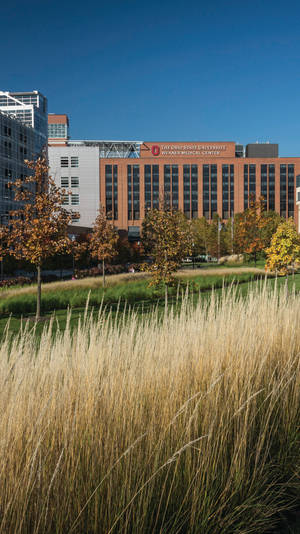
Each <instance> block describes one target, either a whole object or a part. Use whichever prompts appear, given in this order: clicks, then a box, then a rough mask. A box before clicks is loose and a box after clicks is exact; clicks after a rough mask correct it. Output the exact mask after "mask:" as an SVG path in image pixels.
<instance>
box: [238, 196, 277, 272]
mask: <svg viewBox="0 0 300 534" xmlns="http://www.w3.org/2000/svg"><path fill="white" fill-rule="evenodd" d="M264 205H265V201H264V198H263V197H260V198H259V200H257V201H256V200H255V198H254V197H252V198H251V199H250V206H249V208H248V209H246V210H245V211H244V212H243V213H240V214H239V217H238V221H237V224H236V226H235V240H236V243H237V247H238V249H239V251H240V252H242V253H247V254H251V255H253V257H254V261H255V264H256V259H257V254H258V253H259V252H262V251H263V250H264V249H265V248H267V247H268V245H269V244H270V239H271V235H272V232H273V231H274V228H275V227H276V225H277V224H279V221H280V218H279V219H278V217H279V216H278V215H273V213H274V212H266V211H265V210H264ZM270 213H272V215H270Z"/></svg>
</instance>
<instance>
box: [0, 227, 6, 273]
mask: <svg viewBox="0 0 300 534" xmlns="http://www.w3.org/2000/svg"><path fill="white" fill-rule="evenodd" d="M7 240H8V228H7V226H4V225H1V226H0V262H1V280H3V260H4V256H6V255H7V254H8V247H7Z"/></svg>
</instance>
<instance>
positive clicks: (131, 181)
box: [105, 164, 295, 220]
mask: <svg viewBox="0 0 300 534" xmlns="http://www.w3.org/2000/svg"><path fill="white" fill-rule="evenodd" d="M294 187H295V177H294V165H293V164H289V165H284V164H282V165H280V214H281V215H282V216H283V217H286V216H288V217H290V216H293V215H294ZM178 189H179V185H178V165H164V193H163V199H160V190H159V166H158V165H145V166H144V195H145V199H144V200H145V208H146V210H147V209H155V208H158V206H159V201H160V200H162V201H164V202H165V203H167V204H169V205H170V206H172V207H173V208H175V209H178ZM127 194H128V219H130V220H138V219H140V165H127ZM260 194H261V195H262V196H263V197H264V199H265V204H266V209H268V210H275V166H274V164H269V165H264V164H263V165H261V191H260ZM105 195H106V212H107V215H108V216H109V217H111V218H112V219H117V218H118V166H117V165H105ZM252 195H253V196H256V165H248V164H245V165H244V209H247V208H248V207H249V202H250V199H251V196H252ZM217 200H218V180H217V165H215V164H212V165H203V195H202V203H203V205H202V207H203V214H204V216H205V217H206V218H207V219H211V218H212V217H213V216H214V214H216V213H217ZM198 203H199V196H198V165H183V207H184V213H185V215H186V216H187V217H188V218H196V217H198V212H199V205H198ZM233 213H234V165H222V217H223V219H228V218H229V217H231V216H232V215H233Z"/></svg>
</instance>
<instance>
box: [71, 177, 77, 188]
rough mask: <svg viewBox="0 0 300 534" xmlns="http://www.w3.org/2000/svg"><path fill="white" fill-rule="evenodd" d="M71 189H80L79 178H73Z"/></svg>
mask: <svg viewBox="0 0 300 534" xmlns="http://www.w3.org/2000/svg"><path fill="white" fill-rule="evenodd" d="M71 187H79V177H78V176H71Z"/></svg>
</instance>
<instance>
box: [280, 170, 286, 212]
mask: <svg viewBox="0 0 300 534" xmlns="http://www.w3.org/2000/svg"><path fill="white" fill-rule="evenodd" d="M286 189H287V180H286V165H283V164H281V165H280V215H281V216H282V217H286V214H287V194H286V193H287V191H286Z"/></svg>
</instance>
